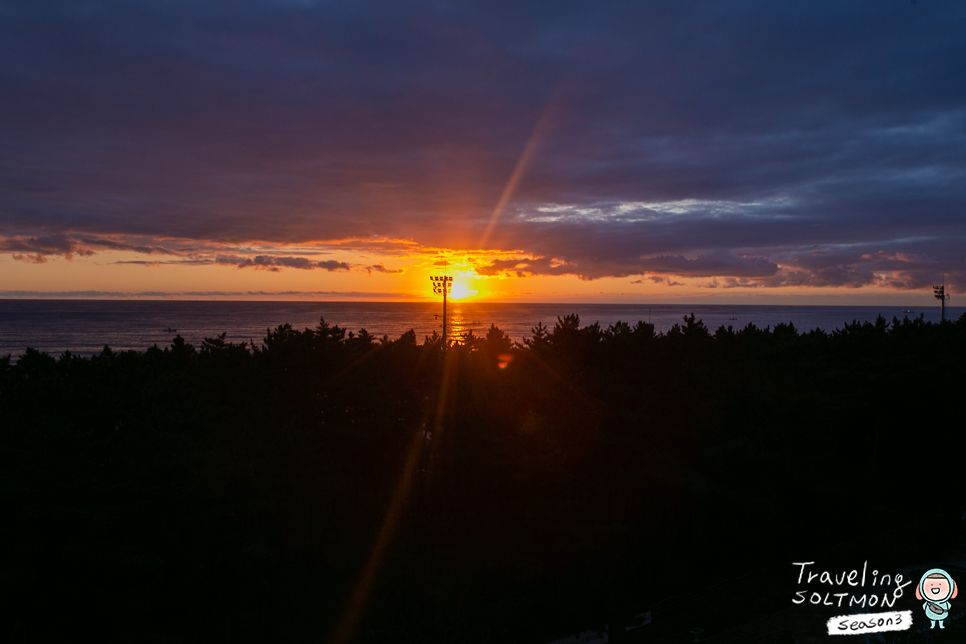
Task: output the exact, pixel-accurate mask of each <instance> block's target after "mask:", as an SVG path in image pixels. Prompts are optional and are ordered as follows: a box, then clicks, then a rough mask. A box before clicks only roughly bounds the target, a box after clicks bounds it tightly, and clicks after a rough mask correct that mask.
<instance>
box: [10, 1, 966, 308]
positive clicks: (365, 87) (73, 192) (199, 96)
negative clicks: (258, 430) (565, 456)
mask: <svg viewBox="0 0 966 644" xmlns="http://www.w3.org/2000/svg"><path fill="white" fill-rule="evenodd" d="M964 23H966V5H964V4H962V3H938V2H921V3H917V4H911V3H908V2H906V3H902V2H893V3H885V2H882V3H868V2H858V1H854V0H845V1H843V2H822V3H775V2H766V1H764V0H754V1H752V0H733V1H729V2H727V3H720V2H710V1H709V2H702V1H698V2H689V3H640V2H615V3H608V5H607V6H606V7H602V6H595V5H593V4H589V3H584V4H570V3H559V2H552V3H551V2H529V3H492V2H486V3H484V2H473V1H469V2H459V3H454V2H443V1H442V0H440V1H429V0H418V1H416V2H408V3H391V2H373V3H364V4H363V3H343V4H333V3H329V2H312V1H309V0H306V1H305V2H287V1H283V0H263V1H257V0H246V1H245V2H242V3H237V4H231V5H229V4H226V3H221V2H215V3H204V6H199V5H198V4H197V3H188V2H184V1H179V0H176V1H174V2H165V3H149V2H145V1H126V2H120V0H117V1H110V0H101V1H93V2H85V3H83V4H77V3H72V2H66V1H64V2H58V1H53V0H52V1H51V2H44V3H22V2H5V1H3V0H0V140H2V142H3V144H2V145H0V250H4V251H9V252H11V253H16V254H19V255H21V256H23V257H29V256H33V257H41V256H49V255H59V256H63V257H72V256H75V255H80V254H90V253H93V252H98V251H100V250H127V251H131V252H136V253H142V254H151V255H172V256H177V257H179V258H181V259H182V260H183V261H185V262H194V263H198V264H205V263H219V264H221V263H227V264H230V265H234V266H238V267H240V268H244V267H252V268H261V269H265V270H282V269H286V268H292V269H303V270H309V269H322V270H336V271H340V270H349V269H350V268H351V266H350V264H348V263H347V262H346V261H343V260H344V259H345V258H343V257H339V258H336V259H330V260H325V261H321V262H320V261H319V260H316V259H312V258H309V257H303V256H300V255H299V253H295V252H287V251H286V250H285V245H286V244H321V246H320V247H319V248H320V249H321V248H323V247H324V248H327V249H332V250H341V249H350V248H363V249H365V250H366V251H367V252H372V251H381V252H385V253H387V254H392V253H401V252H406V251H407V250H410V251H411V250H413V249H417V250H418V249H441V248H442V249H446V248H450V249H462V250H477V249H479V246H480V245H481V240H482V239H483V238H484V231H486V230H487V226H488V224H489V222H490V221H491V218H492V216H493V214H494V209H495V208H496V207H497V204H501V203H502V204H504V205H505V208H504V209H503V210H502V211H501V212H500V216H499V217H498V218H493V220H494V221H496V219H498V220H499V221H498V223H496V224H495V225H494V226H493V229H492V232H491V233H490V234H489V235H488V236H487V238H486V239H487V242H486V244H485V246H486V248H487V249H490V250H495V249H500V250H505V251H511V250H512V251H518V257H520V258H524V259H520V260H507V259H500V260H497V261H496V262H491V263H490V265H489V267H487V268H485V269H484V270H485V271H489V272H490V274H494V273H501V274H520V275H561V274H573V275H577V276H579V277H582V278H584V279H597V278H601V277H631V276H633V277H636V276H640V275H642V274H645V273H654V272H656V273H661V274H662V275H681V276H687V277H691V278H704V277H719V278H721V279H720V280H719V285H720V286H727V285H732V286H745V285H749V286H778V285H807V286H842V287H851V286H863V285H881V286H889V287H893V288H922V285H923V284H927V285H928V284H929V283H930V282H932V281H935V280H937V279H941V276H942V274H943V273H946V274H947V275H951V276H952V277H950V279H951V280H953V283H952V284H951V286H952V290H966V281H964V280H962V278H961V277H960V276H961V275H962V271H963V269H962V264H961V261H962V256H963V248H964V245H966V220H964V218H963V217H962V212H963V207H964V206H966V181H963V179H964V176H966V147H964V146H963V141H964V139H966V112H964V110H963V108H962V106H963V105H964V104H966V85H964V84H963V83H958V82H955V79H959V78H962V77H964V75H966V40H964V39H963V38H962V27H963V25H964ZM538 123H539V124H540V125H539V127H538ZM535 133H536V135H535V136H534V134H535ZM524 151H527V155H526V158H527V159H528V161H529V162H528V163H524V164H518V161H520V159H521V155H523V154H524ZM511 177H514V181H513V182H512V183H513V186H514V187H515V189H514V190H513V191H512V192H508V193H506V194H505V188H506V187H507V185H508V183H510V182H511ZM504 197H505V199H504ZM172 240H176V241H172ZM261 245H268V246H274V247H275V250H265V251H261V250H259V248H261ZM857 249H861V251H860V250H857ZM816 251H821V252H824V253H828V255H825V256H819V255H816V254H815V252H816ZM877 253H882V254H884V255H885V256H889V257H896V256H898V254H905V255H907V256H915V257H917V258H918V259H916V261H915V262H912V263H911V264H912V265H910V263H909V262H902V261H900V260H887V259H884V258H882V257H879V256H878V255H877ZM511 262H512V263H511ZM377 266H382V264H372V265H371V266H368V267H364V270H367V271H370V272H371V271H373V270H374V271H377V272H380V269H379V268H376V267H377ZM709 284H710V282H709Z"/></svg>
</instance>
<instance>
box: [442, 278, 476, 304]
mask: <svg viewBox="0 0 966 644" xmlns="http://www.w3.org/2000/svg"><path fill="white" fill-rule="evenodd" d="M477 293H479V291H475V290H472V289H470V288H468V287H467V286H466V284H465V283H464V282H461V281H456V280H453V288H452V289H451V290H450V292H449V298H450V299H451V300H465V299H466V298H468V297H473V296H474V295H476V294H477Z"/></svg>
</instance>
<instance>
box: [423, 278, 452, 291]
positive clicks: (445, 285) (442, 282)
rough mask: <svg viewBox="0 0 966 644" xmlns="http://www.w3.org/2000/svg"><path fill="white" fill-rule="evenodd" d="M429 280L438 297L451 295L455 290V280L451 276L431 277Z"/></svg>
mask: <svg viewBox="0 0 966 644" xmlns="http://www.w3.org/2000/svg"><path fill="white" fill-rule="evenodd" d="M429 280H430V282H431V283H432V285H433V293H435V294H436V295H449V293H450V291H452V289H453V278H452V277H451V276H450V275H430V277H429Z"/></svg>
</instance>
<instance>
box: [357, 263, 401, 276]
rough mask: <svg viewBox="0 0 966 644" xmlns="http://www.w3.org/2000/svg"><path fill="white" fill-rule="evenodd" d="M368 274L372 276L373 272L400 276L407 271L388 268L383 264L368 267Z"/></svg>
mask: <svg viewBox="0 0 966 644" xmlns="http://www.w3.org/2000/svg"><path fill="white" fill-rule="evenodd" d="M365 270H366V272H367V273H369V274H370V275H372V272H373V271H375V272H377V273H386V274H387V275H399V274H402V273H405V272H406V270H405V269H402V268H386V267H385V266H384V265H383V264H373V265H371V266H366V268H365Z"/></svg>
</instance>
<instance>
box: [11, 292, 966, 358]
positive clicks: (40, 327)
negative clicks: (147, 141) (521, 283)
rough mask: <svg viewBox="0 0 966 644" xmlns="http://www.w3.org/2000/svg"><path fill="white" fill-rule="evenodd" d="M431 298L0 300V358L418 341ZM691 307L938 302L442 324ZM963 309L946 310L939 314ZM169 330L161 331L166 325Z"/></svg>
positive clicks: (511, 324)
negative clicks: (271, 341) (326, 336)
mask: <svg viewBox="0 0 966 644" xmlns="http://www.w3.org/2000/svg"><path fill="white" fill-rule="evenodd" d="M441 312H442V306H441V304H440V303H406V302H225V301H207V302H205V301H169V300H0V356H5V355H8V354H11V355H13V356H14V357H16V356H19V355H21V354H23V353H24V351H25V350H26V349H27V347H31V348H34V349H37V350H40V351H43V352H46V353H49V354H51V355H60V354H61V353H63V352H64V351H67V350H69V351H71V352H72V353H76V354H78V355H83V356H90V355H92V354H96V353H100V351H101V350H102V349H103V348H104V346H105V345H108V346H110V347H111V349H113V350H115V351H124V350H130V349H134V350H138V351H143V350H145V349H147V348H148V347H150V346H151V345H154V344H157V345H158V346H161V347H164V346H168V345H170V344H171V341H172V339H173V338H174V336H175V335H181V336H182V337H183V338H184V339H185V340H186V341H187V342H189V343H190V344H193V345H195V346H198V345H199V344H200V343H201V341H202V340H203V339H204V338H206V337H214V336H216V335H218V334H221V333H226V334H227V335H226V339H227V340H228V341H231V342H235V343H238V342H250V341H254V342H255V343H256V344H260V343H261V340H262V338H264V337H265V335H266V332H267V331H268V330H269V329H272V328H275V327H277V326H279V325H281V324H286V323H288V324H291V325H292V326H293V327H295V328H298V329H302V328H306V327H308V328H314V327H315V326H316V325H317V324H318V323H319V319H320V317H324V318H325V321H326V322H327V323H328V324H330V325H338V326H340V327H343V328H346V329H348V330H350V331H356V332H358V330H359V329H361V328H365V329H366V330H367V331H368V332H369V333H371V334H373V335H375V336H378V337H382V336H383V335H388V336H389V337H390V338H393V339H395V338H398V337H399V336H400V335H402V334H403V333H404V332H406V331H407V330H409V329H413V330H414V331H415V332H416V337H417V338H418V339H419V340H420V341H422V340H423V338H424V337H425V336H427V335H431V334H432V332H433V330H434V329H435V330H436V331H437V332H442V320H441V319H440V316H439V314H440V313H441ZM692 312H693V313H694V314H695V315H696V316H697V318H698V319H700V320H703V321H704V323H705V324H706V325H707V326H708V328H710V329H711V330H712V331H713V330H714V329H716V328H718V327H719V326H722V325H723V326H729V325H730V326H733V327H735V328H736V329H737V328H742V327H745V326H747V325H748V324H755V325H756V326H758V327H765V326H774V325H775V324H778V323H789V322H791V323H792V324H794V325H795V328H796V329H798V330H799V331H807V330H811V329H815V328H820V329H823V330H826V331H832V330H834V329H837V328H841V327H842V326H844V324H846V323H848V322H852V321H856V320H857V321H860V322H864V321H874V320H875V318H876V316H878V315H882V316H883V317H885V318H886V320H889V321H891V320H892V318H893V317H897V318H900V319H901V318H902V317H903V316H905V315H908V316H909V317H918V316H919V315H920V314H922V315H923V317H924V319H925V320H927V321H930V322H938V321H939V307H938V306H933V307H928V308H925V309H915V310H914V312H913V313H908V314H906V313H903V311H902V309H901V307H898V306H894V307H890V306H760V305H708V304H705V305H697V304H695V305H688V304H655V305H653V306H652V305H648V304H633V305H626V304H500V303H479V302H451V303H450V306H449V311H448V319H449V331H450V332H451V333H452V334H453V337H456V336H458V335H460V334H462V333H467V332H469V331H472V332H473V333H474V334H475V335H485V333H486V331H487V329H488V328H489V327H490V324H496V325H497V326H498V327H500V328H501V329H503V330H504V331H505V332H506V333H507V334H508V335H509V336H510V337H511V338H512V339H513V340H515V341H517V342H520V341H522V340H523V339H524V338H529V337H530V336H531V330H532V329H533V327H535V326H536V325H537V324H538V323H540V322H542V323H543V324H545V325H546V326H548V327H551V328H552V327H553V325H554V323H555V322H556V320H557V317H558V316H564V315H568V314H571V313H576V314H577V315H579V316H580V322H581V325H587V324H593V323H594V322H599V323H600V325H601V326H602V327H607V326H610V325H612V324H614V323H615V322H617V321H618V320H620V321H624V322H628V323H631V324H632V325H633V324H634V323H636V322H637V321H638V320H644V321H649V322H650V323H651V324H653V325H654V326H655V327H656V329H657V331H659V332H664V331H667V330H668V329H670V328H671V326H673V325H674V324H679V323H681V321H682V318H683V317H684V316H686V315H689V314H691V313H692ZM964 312H966V308H964V307H949V308H947V319H953V320H954V319H956V318H958V317H959V316H960V315H962V314H963V313H964ZM169 329H170V330H169Z"/></svg>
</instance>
